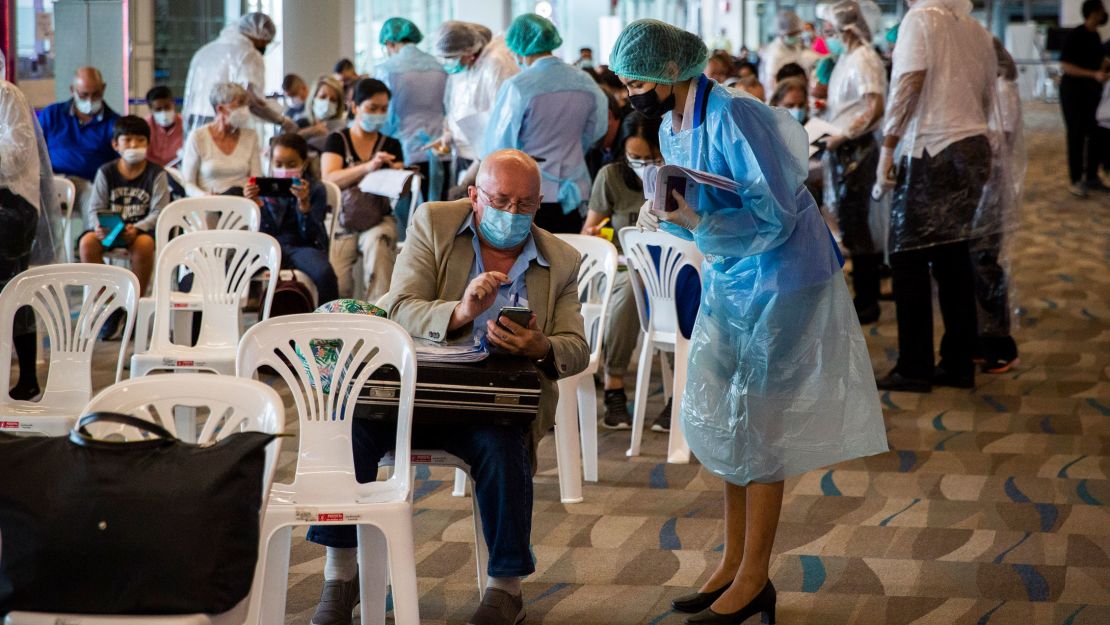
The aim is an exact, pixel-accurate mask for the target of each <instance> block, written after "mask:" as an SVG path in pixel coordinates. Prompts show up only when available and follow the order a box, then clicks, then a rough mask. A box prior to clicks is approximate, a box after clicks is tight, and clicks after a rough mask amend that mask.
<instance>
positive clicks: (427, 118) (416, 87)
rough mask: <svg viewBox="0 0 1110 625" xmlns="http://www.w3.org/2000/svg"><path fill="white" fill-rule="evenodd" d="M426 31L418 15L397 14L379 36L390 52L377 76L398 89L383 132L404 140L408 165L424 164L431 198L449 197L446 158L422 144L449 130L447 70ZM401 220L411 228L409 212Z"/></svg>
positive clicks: (393, 89) (425, 185) (424, 178)
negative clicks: (426, 46) (425, 48)
mask: <svg viewBox="0 0 1110 625" xmlns="http://www.w3.org/2000/svg"><path fill="white" fill-rule="evenodd" d="M423 40H424V34H423V33H421V32H420V29H419V28H417V27H416V24H413V23H412V21H410V20H408V19H405V18H403V17H391V18H389V19H387V20H386V21H385V22H384V23H383V24H382V30H381V33H380V34H379V35H378V41H379V43H381V44H382V45H383V46H385V49H386V51H387V53H388V54H389V58H387V59H386V60H385V61H384V62H382V63H380V64H379V65H378V66H377V67H375V68H374V78H377V79H378V80H380V81H382V82H383V83H385V85H386V86H387V87H389V90H390V91H391V92H393V97H392V98H390V100H389V113H388V116H387V117H386V121H385V126H384V127H383V128H382V132H383V133H384V134H385V135H386V136H388V137H396V138H397V139H400V140H401V148H402V150H403V151H404V153H405V167H412V166H416V167H419V168H420V175H421V177H422V180H421V183H420V190H421V193H422V195H423V196H424V198H426V199H427V200H428V201H431V202H436V201H439V200H441V199H443V198H444V197H445V194H444V188H443V185H444V184H445V183H446V182H447V175H446V167H445V165H446V163H445V162H443V161H441V158H442V157H441V155H439V154H438V153H436V151H435V150H427V149H424V150H422V149H420V148H421V147H424V146H425V145H427V144H428V143H430V142H431V141H432V139H433V138H435V137H438V136H439V133H440V132H441V131H442V130H443V114H444V110H443V95H444V91H445V89H446V88H447V72H445V71H443V66H442V65H441V64H440V62H439V61H438V60H436V57H434V56H432V55H430V54H428V53H427V52H422V51H421V50H420V49H418V48H417V47H416V44H418V43H420V42H421V41H423ZM402 217H405V219H401V220H400V222H401V223H400V224H398V225H399V226H401V227H400V230H401V232H404V231H405V227H404V226H405V224H406V223H407V222H408V219H407V217H408V213H407V210H406V212H405V215H403V216H402Z"/></svg>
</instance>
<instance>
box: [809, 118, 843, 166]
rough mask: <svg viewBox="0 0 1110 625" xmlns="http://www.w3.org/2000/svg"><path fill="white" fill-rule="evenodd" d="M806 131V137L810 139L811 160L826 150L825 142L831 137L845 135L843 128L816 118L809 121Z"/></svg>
mask: <svg viewBox="0 0 1110 625" xmlns="http://www.w3.org/2000/svg"><path fill="white" fill-rule="evenodd" d="M805 129H806V136H807V137H808V138H809V156H810V158H813V155H814V154H817V153H818V152H820V151H821V150H823V149H825V145H824V142H825V140H826V139H828V138H829V137H839V136H841V135H843V134H844V129H843V128H841V127H840V126H837V125H836V124H834V123H832V122H829V121H826V120H823V119H821V118H819V117H814V118H812V119H810V120H809V121H807V122H806V125H805Z"/></svg>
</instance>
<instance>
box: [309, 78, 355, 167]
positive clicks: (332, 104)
mask: <svg viewBox="0 0 1110 625" xmlns="http://www.w3.org/2000/svg"><path fill="white" fill-rule="evenodd" d="M305 108H306V109H307V111H306V114H305V120H304V123H305V126H304V128H301V129H300V130H299V131H297V134H299V135H301V136H302V137H304V138H305V139H306V140H308V145H309V147H311V148H312V149H314V150H316V151H317V152H323V151H324V146H325V144H326V143H327V140H328V136H329V135H330V134H331V133H333V132H335V131H337V130H342V129H343V128H344V127H345V126H346V125H347V103H346V102H345V101H344V100H343V83H341V82H339V81H338V80H336V79H334V78H332V77H331V76H321V77H320V78H319V79H318V80H317V81H316V84H315V85H314V86H313V88H312V99H311V100H310V101H309V102H308V104H307V105H306V107H305Z"/></svg>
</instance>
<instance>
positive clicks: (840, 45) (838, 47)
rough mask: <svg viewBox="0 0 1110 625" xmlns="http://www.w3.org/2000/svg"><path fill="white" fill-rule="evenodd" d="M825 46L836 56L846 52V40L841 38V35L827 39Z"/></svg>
mask: <svg viewBox="0 0 1110 625" xmlns="http://www.w3.org/2000/svg"><path fill="white" fill-rule="evenodd" d="M825 47H826V48H828V49H829V54H831V55H833V56H834V57H839V56H840V55H841V54H844V42H843V41H841V40H840V37H829V38H828V39H826V40H825Z"/></svg>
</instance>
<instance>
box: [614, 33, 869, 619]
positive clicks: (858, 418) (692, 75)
mask: <svg viewBox="0 0 1110 625" xmlns="http://www.w3.org/2000/svg"><path fill="white" fill-rule="evenodd" d="M707 56H708V51H707V50H706V47H705V44H704V43H702V41H701V40H700V39H699V38H698V37H696V36H695V35H693V34H691V33H688V32H686V31H683V30H681V29H679V28H676V27H674V26H671V25H669V24H666V23H664V22H660V21H657V20H637V21H635V22H633V23H631V24H629V25H628V26H627V27H626V28H625V29H624V31H623V32H621V34H620V36H619V37H618V38H617V41H616V43H615V44H614V47H613V50H612V53H611V55H610V69H611V70H612V71H613V72H614V73H616V74H617V76H619V77H620V79H621V81H622V82H623V83H624V85H625V87H627V89H628V93H629V102H630V103H631V104H632V106H633V108H635V109H636V110H638V111H640V112H641V113H643V114H644V115H647V116H649V117H662V126H661V127H660V130H659V139H660V146H661V148H662V153H663V158H664V160H665V161H666V162H667V164H673V165H679V166H681V167H685V168H689V169H695V170H700V171H704V172H708V173H711V174H716V175H719V176H723V177H726V178H728V179H730V180H733V181H735V182H736V183H737V185H738V190H736V191H726V190H722V189H716V188H711V187H709V186H699V185H695V184H693V183H690V184H688V185H687V189H686V192H685V194H684V195H683V194H678V193H675V194H674V195H673V197H674V200H675V201H674V207H675V208H674V210H672V211H670V212H665V211H664V210H663V207H656V206H653V205H652V203H651V202H650V201H649V202H647V203H645V204H644V205H643V206H642V207H641V209H640V217H639V225H640V227H642V228H644V229H649V230H654V229H657V228H662V229H663V230H664V231H666V232H669V233H671V234H674V235H675V236H679V237H682V238H685V239H692V240H693V241H694V242H696V243H697V246H698V249H700V250H701V251H702V253H703V254H704V255H705V258H706V260H705V266H704V270H703V274H704V278H703V289H702V302H701V308H700V310H699V312H698V318H697V322H696V323H695V325H694V330H693V333H692V336H691V339H690V361H689V367H688V369H687V384H686V389H685V392H684V393H683V396H682V411H681V415H682V424H681V426H682V428H683V431H684V432H685V434H686V438H687V440H688V441H689V443H690V448H691V450H692V451H693V452H694V454H695V455H696V456H697V458H698V460H699V461H701V463H702V464H703V465H704V466H705V467H706V468H707V469H709V470H710V471H712V472H713V473H714V474H716V475H718V476H720V477H721V478H722V479H723V480H724V482H725V488H724V495H725V513H724V517H725V545H724V554H723V558H722V560H721V562H720V564H719V565H718V566H717V569H716V570H715V571H713V573H712V574H711V575H710V577H709V578H708V579H707V580H706V581H705V583H704V584H702V586H701V587H700V588H699V590H698V592H696V593H693V594H691V595H687V596H684V597H679V598H677V599H676V600H675V601H674V604H673V605H674V607H675V609H677V610H680V611H685V612H695V613H697V614H695V615H694V616H691V617H690V618H689V619H688V620H687V623H692V624H711V623H712V624H728V623H731V624H739V623H743V622H744V621H745V620H747V619H748V618H749V617H750V616H753V615H755V614H760V613H762V615H763V617H764V622H770V623H774V622H775V621H774V617H775V604H776V600H777V599H776V593H775V588H774V585H773V584H772V583H771V581H770V578H769V568H770V560H771V549H772V546H773V544H774V538H775V532H776V530H777V528H778V520H779V514H780V512H781V510H782V498H783V480H785V479H786V478H787V477H790V476H793V475H798V474H800V473H804V472H807V471H811V470H814V469H818V468H821V467H825V466H828V465H830V464H834V463H837V462H841V461H844V460H850V459H853V458H859V457H862V456H868V455H872V454H877V453H882V452H885V451H887V441H886V431H885V429H884V425H883V419H882V411H881V409H880V407H879V402H878V394H877V393H876V390H875V381H874V378H873V375H872V370H871V360H870V358H869V356H868V352H867V345H866V343H864V340H863V335H862V333H861V332H860V328H859V323H858V321H857V320H856V315H855V311H854V309H853V307H852V299H851V296H850V295H849V293H848V288H847V285H846V284H845V281H844V277H843V276H842V275H841V265H842V259H841V258H840V255H839V253H838V251H837V249H836V245H835V243H834V241H833V238H832V235H831V234H830V233H829V230H828V228H827V227H826V226H825V223H824V221H823V220H822V218H821V215H820V213H819V212H818V209H817V204H816V202H814V200H813V197H812V196H810V194H809V192H808V191H807V190H806V188H805V186H804V182H805V178H806V174H807V156H808V153H807V143H808V141H807V139H806V134H805V131H804V130H803V129H802V127H801V125H800V124H798V122H797V121H795V120H794V119H793V118H791V117H790V115H789V114H788V113H787V112H786V111H784V110H782V109H772V108H770V107H768V106H766V105H764V104H763V103H761V102H759V101H758V100H756V99H755V98H752V97H750V96H747V95H738V94H734V93H732V92H730V91H729V90H727V89H725V88H724V87H722V86H720V85H718V84H716V83H715V82H713V81H712V80H710V79H708V78H706V77H704V76H703V75H702V70H703V69H704V68H705V64H706V58H707ZM686 198H691V199H692V200H694V199H696V202H693V201H691V202H688V201H687V199H686ZM691 205H693V206H696V207H697V208H696V210H695V209H693V208H691Z"/></svg>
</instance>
